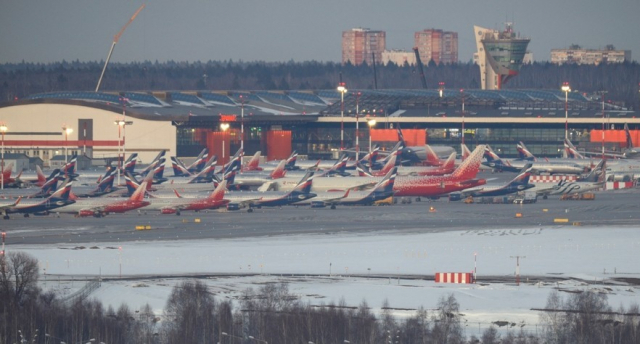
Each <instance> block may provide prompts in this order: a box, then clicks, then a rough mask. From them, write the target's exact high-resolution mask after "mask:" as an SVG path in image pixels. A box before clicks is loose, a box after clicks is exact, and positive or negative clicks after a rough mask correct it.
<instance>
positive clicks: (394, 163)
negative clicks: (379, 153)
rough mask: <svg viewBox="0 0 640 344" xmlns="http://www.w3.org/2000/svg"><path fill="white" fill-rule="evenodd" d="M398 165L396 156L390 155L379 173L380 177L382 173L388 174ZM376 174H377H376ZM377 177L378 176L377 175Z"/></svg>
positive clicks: (398, 161)
mask: <svg viewBox="0 0 640 344" xmlns="http://www.w3.org/2000/svg"><path fill="white" fill-rule="evenodd" d="M398 165H400V159H398V156H397V155H395V154H394V155H392V156H391V157H390V158H389V160H387V163H386V164H385V165H384V167H383V168H382V169H381V170H380V171H379V172H380V174H379V175H382V173H385V174H386V173H389V171H391V170H392V169H393V168H394V167H396V166H398ZM376 174H377V173H376ZM377 175H378V174H377Z"/></svg>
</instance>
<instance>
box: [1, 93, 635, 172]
mask: <svg viewBox="0 0 640 344" xmlns="http://www.w3.org/2000/svg"><path fill="white" fill-rule="evenodd" d="M341 96H342V97H341ZM342 99H344V101H343V100H342ZM565 99H566V101H565ZM565 109H566V110H565ZM370 120H375V124H374V123H373V121H370ZM0 122H2V124H3V125H4V128H6V131H4V135H3V140H2V142H3V145H4V151H5V153H23V154H26V155H27V156H29V157H39V158H40V159H42V161H43V164H44V166H45V167H47V166H50V163H51V159H52V158H53V157H54V156H56V155H61V154H64V153H65V151H66V152H67V154H69V155H70V154H73V153H77V154H84V155H87V156H89V157H91V158H93V159H94V160H98V161H100V160H102V159H114V158H115V157H117V156H118V153H119V152H123V151H126V152H127V153H128V152H137V153H139V156H140V161H141V163H143V164H144V163H147V162H149V161H151V160H152V159H153V157H155V155H156V154H157V153H158V152H159V151H160V150H167V151H168V154H169V155H176V156H179V157H192V156H195V155H197V153H198V152H199V151H200V150H201V149H202V148H204V147H208V148H209V150H210V151H211V152H213V154H216V155H217V156H218V161H219V162H223V161H224V160H225V159H226V160H228V157H229V156H231V155H233V153H234V152H235V151H236V150H237V149H238V148H240V146H241V144H243V145H244V148H245V153H246V154H247V155H250V154H253V153H255V152H256V151H261V152H262V155H263V156H265V157H267V159H268V160H273V159H282V158H285V157H287V156H288V155H289V154H290V153H291V151H293V150H296V151H297V152H298V153H299V154H300V155H303V156H305V155H306V156H308V157H309V158H312V159H316V158H330V157H335V156H337V155H338V151H339V150H340V148H341V147H343V148H353V147H355V146H356V141H358V144H359V147H360V150H362V151H365V150H368V145H369V142H372V143H373V144H379V145H381V146H382V147H384V148H387V147H390V146H392V145H393V144H394V143H395V141H397V134H396V129H397V128H398V127H400V128H402V130H403V133H404V137H405V139H406V140H407V141H408V143H409V144H410V145H420V144H424V143H429V144H433V145H449V146H453V147H455V148H456V149H457V150H458V151H459V149H460V143H461V142H462V140H463V135H462V133H463V132H464V142H465V143H466V144H467V145H468V146H469V148H470V149H473V148H474V147H475V145H477V144H489V145H491V146H492V147H493V148H494V150H496V151H497V152H499V153H501V154H503V155H504V156H514V155H516V153H517V152H516V147H515V145H516V143H517V142H518V141H523V142H525V143H526V144H527V147H528V148H529V149H530V150H531V151H532V153H534V154H536V155H541V156H558V155H559V152H560V150H561V148H562V140H563V138H564V136H565V128H566V129H567V130H568V135H569V138H570V139H571V140H572V141H573V143H574V144H576V146H578V147H579V148H584V149H591V150H599V149H600V147H601V145H602V144H603V137H604V144H605V145H606V149H607V150H621V148H623V147H624V145H625V141H626V140H625V137H624V135H621V132H622V130H621V129H622V128H623V125H624V124H625V123H628V124H629V127H630V128H631V129H632V133H633V135H635V137H634V140H636V141H635V145H638V143H639V142H637V141H638V140H640V137H638V136H639V135H638V133H639V131H637V129H640V118H638V113H637V110H631V109H627V108H625V107H623V106H621V105H620V104H617V103H615V102H610V101H606V100H605V101H602V99H601V98H599V96H597V95H589V94H582V93H576V92H568V93H565V92H563V91H561V90H559V89H558V90H453V89H441V90H438V89H432V90H405V89H387V90H370V89H367V90H348V91H346V93H344V94H341V93H340V92H339V91H337V90H335V89H334V90H318V91H306V90H304V91H215V92H212V91H192V92H188V91H181V92H171V91H164V92H157V91H154V92H129V91H122V92H98V93H96V92H58V93H46V94H35V95H32V96H30V97H27V98H24V99H21V100H18V101H14V102H5V103H1V104H0ZM222 123H226V124H229V126H228V129H227V130H223V128H226V127H227V126H222V127H221V126H220V124H222ZM603 126H604V128H605V129H606V130H605V135H603V134H602V132H601V129H602V128H603ZM243 134H244V135H243ZM242 137H244V139H241V138H242ZM356 138H357V139H356Z"/></svg>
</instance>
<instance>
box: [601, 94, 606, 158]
mask: <svg viewBox="0 0 640 344" xmlns="http://www.w3.org/2000/svg"><path fill="white" fill-rule="evenodd" d="M606 94H607V91H600V96H601V97H602V160H604V96H605V95H606Z"/></svg>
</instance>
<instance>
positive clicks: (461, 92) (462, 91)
mask: <svg viewBox="0 0 640 344" xmlns="http://www.w3.org/2000/svg"><path fill="white" fill-rule="evenodd" d="M460 94H462V144H464V89H463V88H461V89H460Z"/></svg>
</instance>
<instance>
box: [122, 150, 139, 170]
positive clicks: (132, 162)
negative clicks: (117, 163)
mask: <svg viewBox="0 0 640 344" xmlns="http://www.w3.org/2000/svg"><path fill="white" fill-rule="evenodd" d="M137 159H138V153H133V154H131V155H129V158H127V161H125V162H124V169H123V170H124V171H129V172H130V173H133V171H134V170H135V169H136V162H137V161H138V160H137Z"/></svg>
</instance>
